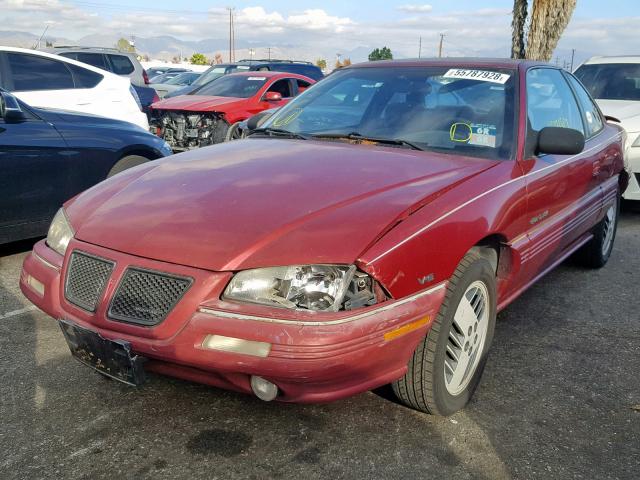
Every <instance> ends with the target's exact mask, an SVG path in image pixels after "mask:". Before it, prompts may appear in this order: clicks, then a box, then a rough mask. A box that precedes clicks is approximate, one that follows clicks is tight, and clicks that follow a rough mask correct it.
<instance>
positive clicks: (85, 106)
mask: <svg viewBox="0 0 640 480" xmlns="http://www.w3.org/2000/svg"><path fill="white" fill-rule="evenodd" d="M5 58H6V72H7V78H6V80H5V79H3V83H4V85H2V86H3V87H4V88H6V89H7V90H9V91H11V92H12V93H14V94H15V95H16V96H17V97H18V98H20V99H21V100H23V101H24V102H25V103H27V104H29V105H32V106H34V107H44V108H58V109H63V110H75V111H80V112H87V113H92V111H93V112H94V113H95V108H94V107H93V106H92V104H93V103H94V101H95V100H94V98H93V97H94V95H93V93H92V92H91V88H90V87H87V86H86V85H83V84H80V83H78V82H77V81H75V80H74V71H78V72H81V74H84V73H85V72H86V73H88V74H93V76H95V77H98V80H97V81H95V82H94V83H93V86H95V85H96V84H97V83H99V81H100V80H101V78H100V75H98V74H95V73H94V72H90V71H88V70H84V69H82V68H80V67H76V66H74V65H70V64H67V63H65V62H64V61H59V60H55V59H52V58H47V57H42V56H39V55H32V54H28V53H18V52H7V53H5Z"/></svg>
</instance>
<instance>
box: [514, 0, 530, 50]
mask: <svg viewBox="0 0 640 480" xmlns="http://www.w3.org/2000/svg"><path fill="white" fill-rule="evenodd" d="M527 7H528V5H527V0H514V2H513V20H512V21H511V29H512V32H513V35H512V37H511V40H512V41H511V58H524V55H525V49H524V25H525V22H526V21H527Z"/></svg>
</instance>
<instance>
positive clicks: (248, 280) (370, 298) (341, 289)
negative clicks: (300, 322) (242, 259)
mask: <svg viewBox="0 0 640 480" xmlns="http://www.w3.org/2000/svg"><path fill="white" fill-rule="evenodd" d="M374 290H375V289H374V282H373V280H372V279H371V277H369V276H368V275H367V274H365V273H363V272H359V271H357V270H356V267H355V266H354V265H292V266H285V267H271V268H258V269H254V270H244V271H242V272H238V273H237V274H236V275H235V276H234V277H233V278H232V279H231V281H230V282H229V285H227V288H226V290H225V292H224V297H225V298H227V299H233V300H237V301H241V302H250V303H260V304H262V305H269V306H276V307H284V308H290V309H303V310H315V311H328V312H332V311H333V312H335V311H338V310H351V309H353V308H357V307H361V306H366V305H372V304H374V303H376V296H375V291H374Z"/></svg>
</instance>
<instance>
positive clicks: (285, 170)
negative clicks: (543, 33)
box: [67, 139, 497, 271]
mask: <svg viewBox="0 0 640 480" xmlns="http://www.w3.org/2000/svg"><path fill="white" fill-rule="evenodd" d="M496 163H497V162H492V161H490V160H483V159H472V158H468V157H457V156H454V155H443V154H436V153H427V152H420V151H415V150H407V149H399V148H389V147H379V146H364V145H349V144H345V143H341V142H317V141H310V140H308V141H299V140H298V141H296V140H285V139H282V140H281V139H247V140H243V141H238V142H228V143H223V144H219V145H215V146H213V147H207V148H203V149H199V150H194V151H192V152H188V153H184V154H180V155H175V156H173V157H170V158H169V159H164V160H159V161H158V162H155V165H154V166H153V167H151V166H147V165H142V166H141V167H137V168H134V169H131V170H129V171H127V172H124V173H123V174H120V175H117V176H115V177H112V178H111V179H108V180H107V181H105V182H102V183H101V184H99V185H97V186H95V187H93V188H91V189H89V190H88V191H87V192H85V193H83V194H81V195H79V196H78V197H76V198H75V199H74V200H73V201H72V202H70V203H69V204H68V205H67V214H68V216H69V218H70V221H71V224H72V225H73V227H74V229H75V231H76V237H77V238H78V239H80V240H82V241H85V242H89V243H93V244H97V245H101V246H104V247H107V248H111V249H114V250H118V251H121V252H126V253H130V254H133V255H138V256H142V257H147V258H151V259H156V260H161V261H166V262H171V263H177V264H181V265H188V266H192V267H197V268H203V269H208V270H214V271H222V270H239V269H245V268H257V267H262V266H269V265H284V264H298V263H300V264H304V263H345V264H347V263H352V262H353V261H355V260H356V258H357V257H358V255H359V254H360V253H362V252H363V251H364V250H365V249H366V248H367V246H369V245H371V244H372V242H374V241H375V240H376V239H377V238H378V237H379V236H380V235H381V234H382V233H383V232H384V231H386V230H387V229H388V228H390V226H392V225H394V224H395V223H396V222H397V220H398V219H399V218H400V217H401V216H403V215H406V214H407V212H408V211H409V210H410V209H411V208H415V206H416V204H417V203H418V202H422V203H424V202H426V201H428V199H429V198H430V197H432V196H434V195H437V194H438V192H440V191H441V190H442V189H444V188H446V187H449V186H451V184H454V183H457V182H460V181H462V180H463V179H464V178H466V177H469V176H472V175H475V174H477V173H479V172H481V171H483V170H486V169H488V168H490V167H491V166H493V165H495V164H496ZM422 203H420V204H422Z"/></svg>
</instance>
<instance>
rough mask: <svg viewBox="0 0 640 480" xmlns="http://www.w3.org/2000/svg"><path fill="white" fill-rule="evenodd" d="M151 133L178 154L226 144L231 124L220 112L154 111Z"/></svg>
mask: <svg viewBox="0 0 640 480" xmlns="http://www.w3.org/2000/svg"><path fill="white" fill-rule="evenodd" d="M149 123H150V130H151V133H153V134H155V135H157V136H159V137H160V138H162V139H164V141H165V142H167V143H168V144H169V146H170V147H171V148H172V149H173V150H174V151H178V152H182V151H185V150H192V149H194V148H200V147H206V146H208V145H214V144H216V143H221V142H224V140H225V137H226V135H227V130H228V129H229V124H228V123H227V122H226V120H225V119H224V118H223V116H222V114H220V113H218V112H205V113H195V112H176V111H170V110H154V111H153V117H152V119H151V121H150V122H149Z"/></svg>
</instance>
